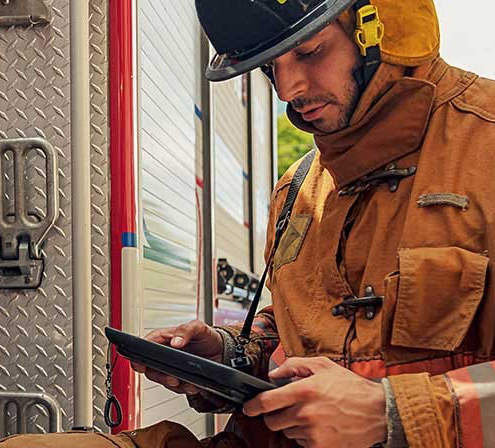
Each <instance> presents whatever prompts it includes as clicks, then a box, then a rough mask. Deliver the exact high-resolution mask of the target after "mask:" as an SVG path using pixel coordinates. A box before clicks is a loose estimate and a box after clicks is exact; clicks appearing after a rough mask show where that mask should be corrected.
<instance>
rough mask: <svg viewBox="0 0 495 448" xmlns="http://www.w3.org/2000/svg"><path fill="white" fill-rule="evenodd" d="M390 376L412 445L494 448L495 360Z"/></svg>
mask: <svg viewBox="0 0 495 448" xmlns="http://www.w3.org/2000/svg"><path fill="white" fill-rule="evenodd" d="M388 380H389V381H390V384H391V386H392V390H393V393H394V397H395V401H396V405H397V409H398V411H399V414H400V418H401V421H402V425H403V428H404V431H405V434H406V438H407V442H408V444H409V446H410V447H411V448H420V447H421V448H427V447H433V446H435V447H463V448H479V447H491V446H495V424H494V418H495V361H492V362H487V363H483V364H475V365H472V366H469V367H465V368H461V369H456V370H452V371H450V372H447V373H446V374H444V375H437V376H430V375H428V374H427V373H421V374H407V375H396V376H391V377H389V378H388Z"/></svg>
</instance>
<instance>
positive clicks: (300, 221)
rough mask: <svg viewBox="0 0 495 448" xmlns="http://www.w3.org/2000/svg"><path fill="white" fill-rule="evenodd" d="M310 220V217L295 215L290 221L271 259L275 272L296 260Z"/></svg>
mask: <svg viewBox="0 0 495 448" xmlns="http://www.w3.org/2000/svg"><path fill="white" fill-rule="evenodd" d="M311 220H312V216H311V215H296V216H294V217H293V218H292V219H291V220H290V222H289V226H288V227H287V230H286V231H285V232H284V234H283V236H282V238H281V239H280V244H279V246H278V249H277V251H276V252H275V257H274V259H273V267H274V269H275V270H277V269H278V268H279V267H280V266H282V265H284V264H286V263H290V262H291V261H294V260H295V259H296V258H297V255H298V254H299V251H300V250H301V246H302V244H303V242H304V238H305V237H306V233H307V232H308V228H309V225H310V224H311Z"/></svg>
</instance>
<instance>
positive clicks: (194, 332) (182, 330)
mask: <svg viewBox="0 0 495 448" xmlns="http://www.w3.org/2000/svg"><path fill="white" fill-rule="evenodd" d="M206 331H208V327H207V325H206V324H205V323H204V322H201V321H200V320H193V321H191V322H187V323H185V324H182V325H179V326H178V327H177V328H176V329H175V331H174V332H173V337H172V339H171V341H170V345H171V346H172V347H175V348H182V347H184V346H186V345H187V344H189V342H190V341H191V339H193V338H195V337H197V336H199V335H201V334H202V333H204V332H206Z"/></svg>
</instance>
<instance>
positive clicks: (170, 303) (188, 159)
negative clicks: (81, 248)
mask: <svg viewBox="0 0 495 448" xmlns="http://www.w3.org/2000/svg"><path fill="white" fill-rule="evenodd" d="M138 9H139V12H138V30H139V60H140V64H139V72H138V76H139V84H140V89H139V90H140V91H139V120H140V128H141V131H140V135H139V138H140V151H141V152H140V159H141V165H140V169H141V171H140V176H141V198H142V219H143V230H144V231H143V233H144V235H142V245H143V256H144V257H143V258H144V269H143V280H142V283H143V285H142V288H143V316H144V317H143V320H144V322H143V326H144V333H147V332H149V331H151V330H152V329H155V328H163V327H169V326H176V325H179V324H181V323H184V322H187V321H189V320H191V319H195V318H196V317H197V282H198V280H197V275H198V268H197V266H198V249H197V246H198V241H197V225H198V222H197V213H198V204H197V198H196V192H195V191H196V190H195V188H196V176H195V173H196V166H195V164H196V161H195V151H196V125H197V124H196V119H195V104H196V103H197V101H196V99H197V98H198V96H199V95H198V89H197V73H196V72H197V71H198V70H199V25H198V23H197V19H196V15H195V10H194V2H193V1H192V0H167V1H163V0H140V1H139V2H138ZM199 317H201V316H199ZM142 399H143V402H142V424H143V425H144V426H146V425H149V424H152V423H154V422H157V421H160V420H164V419H169V420H173V421H177V422H179V423H181V424H184V425H186V426H187V427H189V428H190V429H191V430H192V431H193V432H195V433H196V434H197V435H199V436H204V435H205V431H206V422H205V417H204V416H203V415H200V414H197V413H196V412H195V411H194V410H192V409H190V408H189V406H188V405H187V402H186V400H185V398H184V397H183V396H181V395H176V394H174V393H173V392H169V391H168V390H167V389H165V388H164V387H163V386H161V385H158V384H156V383H152V382H150V381H148V380H146V379H145V380H144V384H143V396H142Z"/></svg>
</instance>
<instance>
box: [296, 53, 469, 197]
mask: <svg viewBox="0 0 495 448" xmlns="http://www.w3.org/2000/svg"><path fill="white" fill-rule="evenodd" d="M407 70H408V69H406V68H404V67H400V66H394V65H389V64H385V63H382V65H381V66H380V68H379V69H378V71H377V72H376V74H375V77H374V78H373V80H372V82H371V83H370V85H369V86H368V88H367V89H366V91H365V92H364V94H363V96H362V97H361V99H360V102H359V104H358V105H357V107H356V110H355V111H354V114H353V116H352V118H351V121H350V123H349V126H348V127H346V128H345V129H342V130H341V131H338V132H335V133H332V134H322V133H321V132H320V133H319V132H318V130H316V129H315V128H313V127H312V126H311V125H310V124H309V123H307V122H304V121H303V120H302V118H301V117H300V115H299V114H297V113H296V112H295V111H294V110H292V108H291V107H290V105H289V107H288V111H287V112H288V115H289V118H290V119H291V121H292V122H293V123H294V124H296V126H298V127H300V128H301V129H303V130H305V131H307V132H311V133H313V134H314V135H315V142H316V145H317V147H318V149H319V151H320V153H321V155H320V163H321V165H322V166H323V167H324V168H326V169H327V170H328V171H329V172H330V173H331V175H332V177H333V179H334V181H335V183H336V186H337V188H338V189H341V188H342V187H345V186H347V185H349V184H351V183H353V182H354V181H356V180H358V179H359V178H361V177H363V176H365V175H367V174H370V173H371V172H373V171H375V170H377V169H379V168H381V167H385V166H386V165H387V164H389V163H390V162H393V161H394V160H397V159H399V158H401V157H403V156H405V155H407V154H409V153H411V152H414V151H416V150H417V149H418V148H419V147H420V146H421V143H422V141H423V137H424V135H425V132H426V129H427V126H428V122H429V118H430V115H431V113H432V110H433V108H434V107H435V106H436V102H438V98H439V97H440V96H445V94H447V93H448V92H452V91H453V90H452V88H453V86H454V85H455V84H456V82H455V80H452V82H448V83H447V84H449V85H445V86H442V88H441V89H440V92H437V84H438V83H439V82H440V80H441V78H442V77H444V75H445V73H446V71H447V70H448V65H447V64H446V63H445V62H444V61H443V60H442V59H440V58H437V59H436V60H435V61H432V62H429V63H428V64H425V65H424V66H421V67H417V68H416V69H414V70H410V71H411V73H406V71H407ZM440 84H442V83H440ZM443 84H445V83H443ZM464 88H465V87H464ZM454 90H455V89H454ZM442 91H443V92H445V93H442ZM451 95H452V94H449V95H448V96H451ZM436 100H437V101H436Z"/></svg>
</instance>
